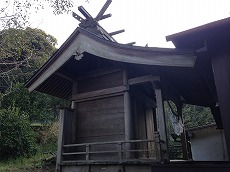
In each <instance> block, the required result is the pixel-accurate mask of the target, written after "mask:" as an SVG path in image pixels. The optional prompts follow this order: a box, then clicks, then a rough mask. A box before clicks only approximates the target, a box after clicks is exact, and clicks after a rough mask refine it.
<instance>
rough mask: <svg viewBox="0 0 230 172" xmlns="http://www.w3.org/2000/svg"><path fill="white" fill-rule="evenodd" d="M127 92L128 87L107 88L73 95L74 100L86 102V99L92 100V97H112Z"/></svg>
mask: <svg viewBox="0 0 230 172" xmlns="http://www.w3.org/2000/svg"><path fill="white" fill-rule="evenodd" d="M125 91H127V87H126V86H118V87H113V88H106V89H102V90H96V91H91V92H87V93H79V94H75V95H73V98H72V100H84V99H87V98H91V97H99V96H103V95H110V94H114V93H120V92H125Z"/></svg>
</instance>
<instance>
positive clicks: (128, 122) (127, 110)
mask: <svg viewBox="0 0 230 172" xmlns="http://www.w3.org/2000/svg"><path fill="white" fill-rule="evenodd" d="M123 85H124V86H125V87H126V88H127V87H128V86H129V85H128V74H127V71H125V70H124V71H123ZM124 118H125V140H126V141H128V140H132V118H131V105H130V95H129V92H128V90H126V91H125V93H124ZM126 149H127V150H130V149H131V144H126ZM126 158H127V159H130V153H129V152H128V153H126Z"/></svg>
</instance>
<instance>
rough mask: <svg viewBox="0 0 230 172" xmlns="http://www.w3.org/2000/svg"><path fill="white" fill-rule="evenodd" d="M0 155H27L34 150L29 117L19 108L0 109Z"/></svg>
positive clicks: (5, 156) (6, 156) (33, 138)
mask: <svg viewBox="0 0 230 172" xmlns="http://www.w3.org/2000/svg"><path fill="white" fill-rule="evenodd" d="M0 121H1V122H0V157H1V158H9V157H14V156H28V155H31V154H34V153H35V152H36V149H35V134H34V132H33V130H32V128H31V127H30V122H29V118H28V116H27V115H26V114H24V113H20V109H19V108H15V107H12V108H8V109H3V110H0Z"/></svg>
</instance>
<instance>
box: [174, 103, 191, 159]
mask: <svg viewBox="0 0 230 172" xmlns="http://www.w3.org/2000/svg"><path fill="white" fill-rule="evenodd" d="M176 107H177V114H178V115H179V117H180V118H181V120H182V124H184V118H183V113H182V105H177V106H176ZM180 137H181V144H182V153H183V159H184V160H188V159H190V158H191V157H189V152H188V144H187V139H186V133H185V129H184V127H183V133H181V136H180Z"/></svg>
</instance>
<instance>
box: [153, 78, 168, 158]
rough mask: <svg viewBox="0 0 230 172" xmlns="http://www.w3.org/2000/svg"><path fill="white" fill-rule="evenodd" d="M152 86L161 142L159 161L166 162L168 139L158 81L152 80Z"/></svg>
mask: <svg viewBox="0 0 230 172" xmlns="http://www.w3.org/2000/svg"><path fill="white" fill-rule="evenodd" d="M153 88H154V90H155V95H156V103H157V108H156V112H157V113H156V114H157V118H158V125H157V128H158V131H159V135H160V142H161V161H162V162H168V161H169V155H168V139H167V129H166V120H165V113H164V104H163V99H162V92H161V87H160V83H159V82H158V81H156V82H153Z"/></svg>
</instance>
